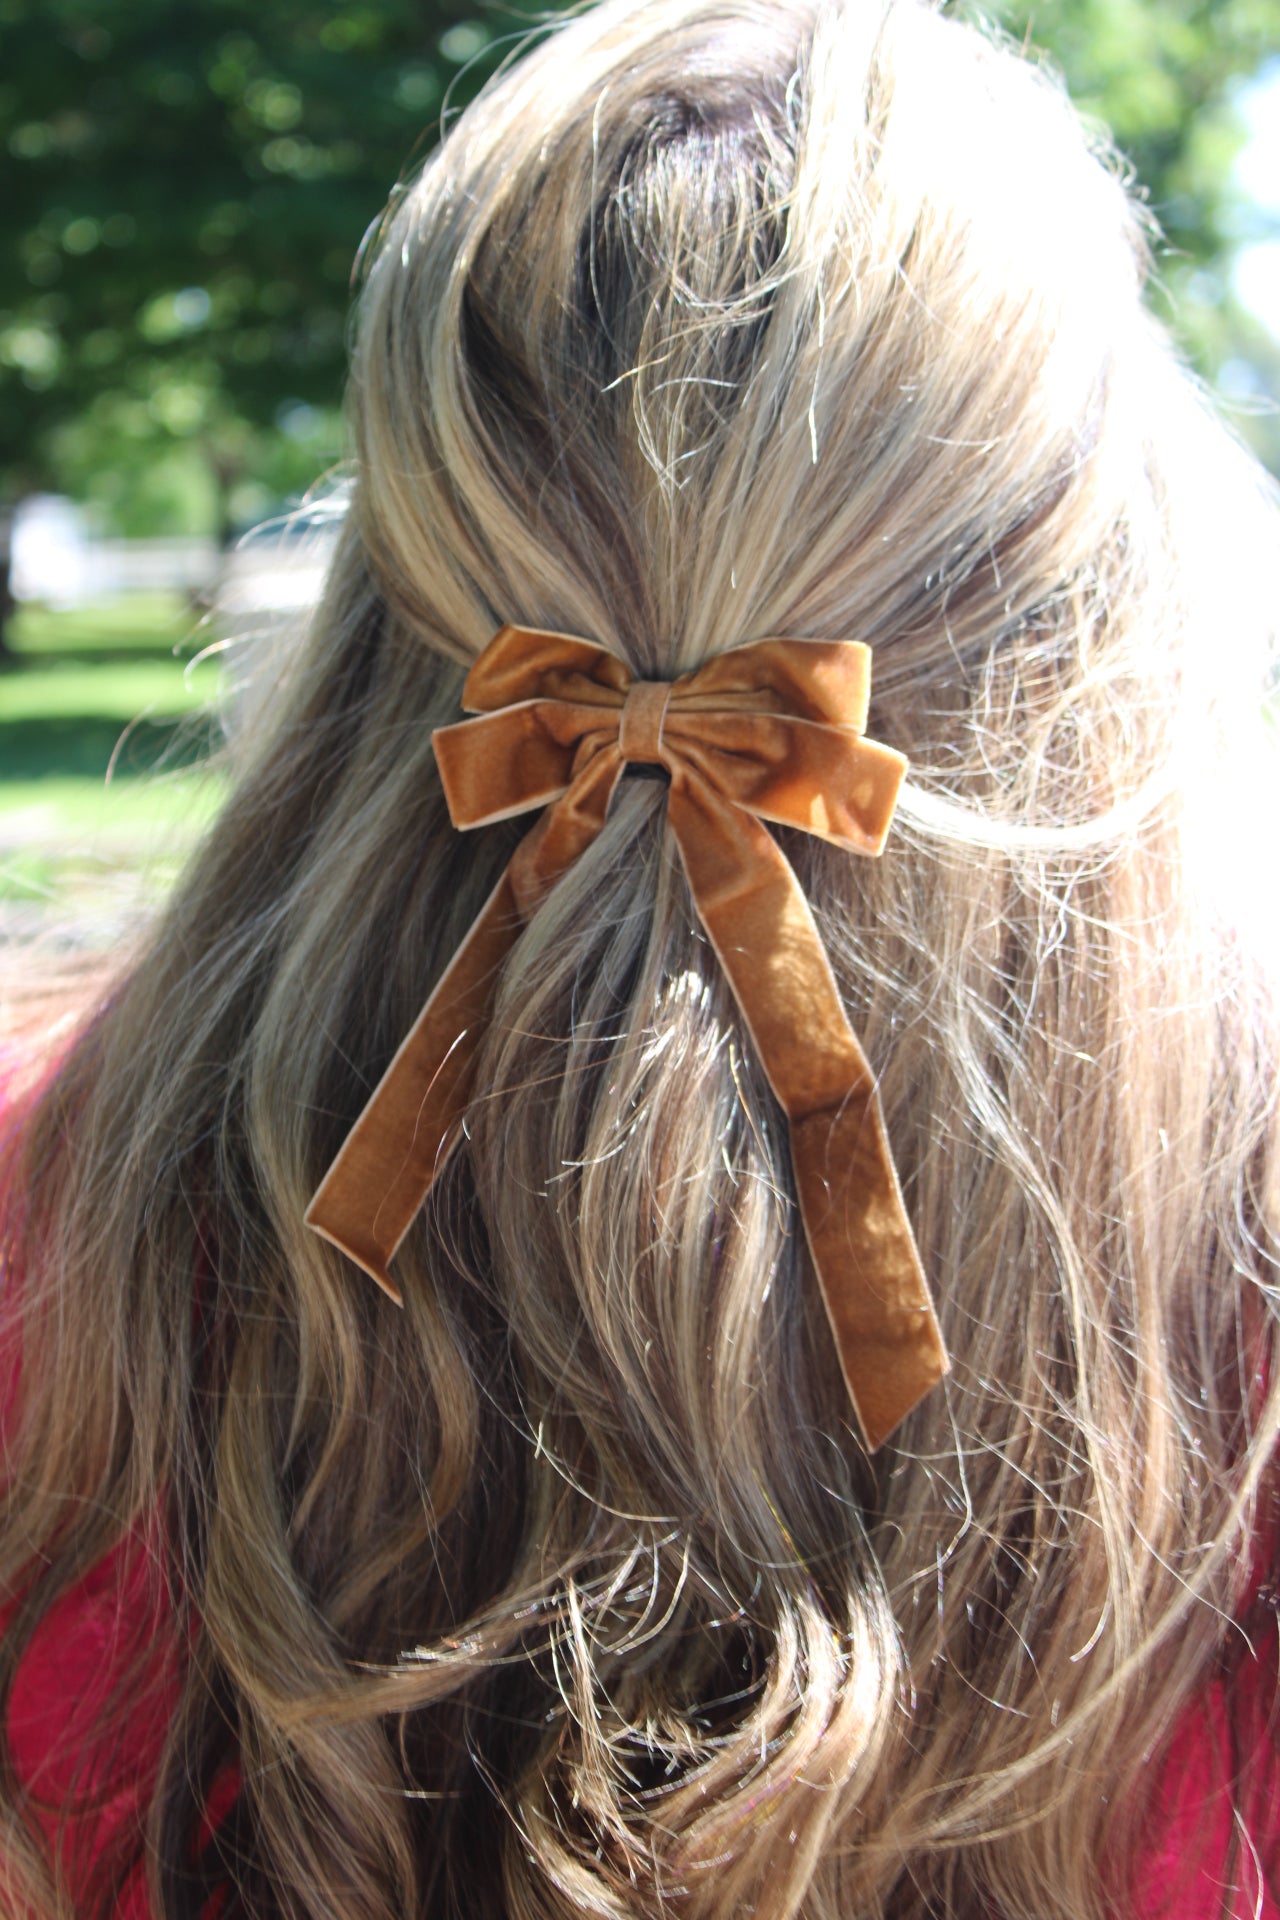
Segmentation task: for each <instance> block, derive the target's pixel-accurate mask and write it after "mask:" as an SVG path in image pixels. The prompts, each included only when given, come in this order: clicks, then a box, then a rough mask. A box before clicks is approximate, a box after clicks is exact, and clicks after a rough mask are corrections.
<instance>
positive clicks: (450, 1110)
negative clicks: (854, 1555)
mask: <svg viewBox="0 0 1280 1920" xmlns="http://www.w3.org/2000/svg"><path fill="white" fill-rule="evenodd" d="M869 684H870V653H869V651H868V649H867V648H866V647H865V646H862V645H861V644H858V643H854V642H850V641H821V640H760V641H757V642H756V643H755V644H754V645H751V646H745V647H738V648H736V649H734V650H733V651H731V652H728V653H721V654H717V655H715V656H714V657H713V658H712V659H710V660H708V661H707V662H706V664H705V665H703V666H701V667H699V668H697V669H696V671H694V672H692V673H686V674H682V675H681V677H680V678H679V679H678V680H674V681H671V682H655V681H643V680H636V679H635V678H634V676H633V675H632V673H631V671H630V669H629V668H628V667H627V666H626V665H625V664H624V663H623V661H621V660H619V659H618V658H617V657H616V655H614V654H611V653H608V652H607V651H606V650H605V649H604V648H603V647H599V646H596V645H594V644H593V643H592V642H591V641H588V640H579V639H575V638H573V637H572V636H571V635H568V634H560V633H545V632H542V631H538V630H533V629H530V628H526V627H503V628H502V629H501V631H500V632H499V633H498V634H497V635H496V636H495V638H494V639H493V640H492V641H491V642H490V644H489V645H488V646H487V647H486V648H485V650H484V652H483V653H482V654H481V655H480V657H479V659H478V660H477V661H476V663H475V665H474V666H473V667H472V669H471V671H470V673H469V674H468V676H467V681H466V685H465V687H464V689H463V696H462V698H463V705H464V707H465V708H466V710H467V711H468V712H470V713H475V714H478V715H479V716H480V717H479V718H477V719H473V720H464V721H461V722H459V723H458V724H457V725H455V726H450V727H443V728H441V729H439V731H437V732H436V733H435V734H434V736H433V744H434V746H435V752H436V762H437V765H438V767H439V770H440V778H441V781H442V783H443V785H444V792H445V798H446V800H447V802H448V805H449V812H450V814H451V815H452V817H453V822H454V825H455V826H456V827H479V826H484V825H486V824H488V823H489V822H491V821H494V820H505V819H507V818H509V817H510V816H511V815H513V814H518V813H525V812H527V811H529V810H530V809H532V808H534V807H542V808H544V809H545V811H544V812H543V814H542V815H541V818H540V819H539V820H538V821H537V823H536V825H535V826H534V827H533V828H532V830H531V831H530V832H529V833H527V834H526V835H525V837H524V839H523V840H522V841H521V842H520V844H519V846H518V847H517V848H516V851H515V853H514V855H513V856H512V858H511V861H510V864H509V865H508V867H507V869H506V872H505V873H504V874H503V876H502V879H501V880H500V881H499V882H498V885H497V887H496V888H495V889H494V891H493V893H492V894H491V895H490V896H489V899H488V901H487V902H486V903H485V905H484V907H483V908H482V909H481V912H480V915H479V918H478V919H477V920H476V921H475V922H474V924H473V925H472V928H471V931H470V932H469V933H468V935H467V937H466V939H465V940H464V941H463V943H462V945H461V946H460V947H459V949H458V951H457V953H456V954H455V955H454V957H453V959H452V961H451V962H450V964H449V966H448V967H447V968H446V970H445V972H444V974H443V976H442V977H441V979H440V981H439V983H438V984H437V986H436V988H435V991H434V992H433V993H432V995H431V997H430V999H429V1000H428V1001H427V1004H426V1006H425V1007H424V1008H423V1010H422V1012H421V1013H420V1014H419V1016H418V1019H417V1021H416V1022H415V1024H414V1026H413V1028H412V1029H411V1031H410V1032H409V1034H408V1035H407V1036H406V1038H405V1040H404V1041H403V1043H402V1044H401V1046H400V1048H399V1051H398V1052H397V1053H396V1056H395V1058H394V1059H393V1060H392V1062H391V1065H390V1066H389V1067H388V1068H387V1071H386V1073H385V1074H384V1075H383V1077H382V1079H381V1080H380V1082H379V1083H378V1085H377V1087H376V1088H375V1089H374V1092H373V1094H372V1095H371V1097H370V1099H369V1102H368V1104H367V1105H366V1107H365V1109H364V1111H363V1113H362V1114H361V1115H360V1117H359V1119H358V1120H357V1121H356V1123H355V1126H354V1127H353V1128H352V1130H351V1132H350V1133H349V1134H348V1136H347V1139H346V1141H345V1142H344V1144H343V1146H342V1148H341V1149H340V1151H339V1153H338V1157H337V1159H336V1160H335V1161H334V1163H333V1165H332V1166H331V1167H330V1169H329V1171H328V1173H327V1174H326V1175H325V1177H324V1180H323V1181H322V1183H321V1185H320V1187H319V1189H318V1190H317V1192H316V1195H315V1197H314V1199H313V1200H312V1202H311V1205H310V1206H309V1208H308V1209H307V1216H306V1217H307V1223H308V1225H310V1226H311V1227H313V1228H314V1229H315V1231H316V1232H317V1233H320V1234H323V1235H324V1237H325V1238H326V1239H328V1240H331V1241H333V1243H334V1244H335V1245H336V1246H338V1247H341V1248H342V1249H343V1251H344V1252H346V1253H348V1254H349V1255H350V1256H351V1258H352V1259H353V1260H354V1261H356V1262H357V1264H358V1265H359V1266H361V1267H363V1268H364V1270H365V1272H366V1273H368V1274H370V1275H371V1276H372V1278H373V1279H375V1280H376V1281H377V1282H378V1284H379V1286H381V1287H383V1288H385V1290H386V1291H387V1292H388V1293H389V1294H390V1295H391V1297H392V1299H393V1300H397V1301H398V1300H399V1299H400V1292H399V1289H398V1288H397V1286H396V1284H395V1282H394V1281H393V1280H392V1279H391V1278H390V1276H389V1274H388V1272H387V1267H388V1263H389V1262H390V1260H391V1258H392V1256H393V1255H394V1253H395V1251H396V1248H397V1247H398V1246H399V1245H400V1242H401V1240H402V1239H403V1238H404V1236H405V1234H406V1233H407V1232H408V1229H409V1226H410V1224H411V1222H412V1220H413V1218H414V1215H415V1214H416V1213H417V1211H418V1209H419V1207H421V1205H422V1203H423V1201H424V1199H425V1198H426V1195H427V1192H428V1191H429V1189H430V1186H431V1183H432V1180H433V1179H434V1178H435V1175H436V1173H437V1171H438V1169H439V1167H440V1165H441V1164H442V1161H443V1158H444V1155H445V1153H446V1152H447V1150H448V1148H449V1146H450V1145H451V1143H452V1141H453V1139H454V1138H455V1137H456V1135H457V1133H458V1131H459V1123H460V1122H461V1119H462V1117H463V1114H464V1113H465V1110H466V1106H467V1100H468V1094H469V1083H470V1074H471V1064H472V1060H473V1058H474V1056H475V1052H476V1049H477V1047H478V1045H479V1042H480V1038H481V1035H482V1033H483V1030H484V1026H485V1023H486V1021H487V1018H488V1013H489V1007H490V1003H491V999H492V994H493V988H494V981H495V977H496V975H497V972H498V969H499V968H500V967H501V965H502V962H503V960H504V958H505V957H506V955H507V953H508V952H509V951H510V949H511V948H512V947H513V946H514V944H515V942H516V941H517V940H518V939H519V937H520V932H521V928H522V927H523V926H524V924H525V923H526V921H527V920H528V919H529V918H530V916H531V915H532V914H533V912H534V911H535V910H536V908H537V906H538V904H539V902H540V901H541V900H542V899H543V898H544V897H545V896H546V894H547V892H548V891H549V889H550V888H551V887H553V886H554V885H555V883H556V881H557V880H558V879H559V878H560V876H561V875H562V874H563V873H565V872H566V871H567V869H568V868H569V867H571V866H572V865H573V862H574V861H575V860H576V859H577V858H578V856H579V855H580V854H581V853H583V852H584V851H585V849H586V848H587V847H588V846H589V845H590V844H591V842H592V841H593V840H594V839H595V837H596V835H597V834H598V833H599V832H600V830H601V828H602V827H603V825H604V821H605V815H606V813H607V812H608V808H609V802H610V800H611V798H612V795H613V791H614V788H615V786H616V785H617V782H618V778H619V776H620V774H621V773H622V771H623V768H624V767H626V766H628V765H631V766H637V765H650V764H652V765H658V766H662V767H664V768H665V769H666V771H667V773H668V775H669V777H670V788H669V793H668V799H667V819H668V821H669V823H670V826H671V830H672V833H673V834H674V836H675V841H676V845H677V846H678V847H679V849H680V855H681V858H682V860H683V862H684V868H685V873H686V875H687V876H688V881H689V888H690V891H691V893H692V895H693V899H694V902H695V904H696V906H697V910H698V915H699V918H700V919H701V921H702V924H703V926H704V928H705V929H706V932H707V934H708V936H709V938H710V940H711V944H712V946H713V947H714V948H715V951H716V955H717V957H718V959H719V961H720V965H721V966H722V967H723V968H724V971H725V973H726V974H727V976H728V978H729V983H730V985H731V987H732V989H733V993H734V997H735V998H736V1000H737V1003H738V1007H739V1009H740V1011H741V1013H742V1017H743V1019H744V1020H745V1021H746V1024H747V1027H748V1029H749V1031H750V1034H751V1037H752V1040H753V1042H754V1043H755V1047H756V1051H757V1053H758V1054H759V1057H760V1061H761V1064H762V1065H763V1067H764V1070H765V1073H766V1074H767V1075H768V1078H769V1084H770V1085H771V1087H772V1088H773V1091H774V1093H775V1094H776V1095H777V1098H778V1102H779V1104H780V1106H781V1107H782V1110H783V1112H784V1113H785V1114H786V1116H787V1122H788V1126H789V1129H790V1138H791V1160H792V1166H793V1168H794V1171H795V1181H796V1191H797V1194H798V1197H799V1202H800V1216H801V1219H802V1220H803V1222H804V1229H805V1234H806V1237H807V1240H808V1244H809V1250H810V1253H811V1255H812V1258H813V1264H814V1267H815V1268H816V1270H817V1274H818V1279H819V1282H820V1284H821V1287H822V1296H823V1300H824V1302H825V1304H826V1309H827V1314H828V1317H829V1319H830V1322H831V1330H832V1333H833V1335H834V1337H835V1344H836V1351H837V1353H838V1354H839V1356H840V1364H841V1367H842V1368H843V1370H844V1376H845V1380H846V1382H847V1384H848V1388H849V1395H850V1398H851V1400H852V1401H853V1405H854V1409H855V1411H856V1413H857V1416H858V1420H859V1424H860V1426H861V1428H862V1433H863V1437H864V1439H865V1440H866V1443H867V1445H868V1447H870V1448H873V1449H874V1448H876V1447H878V1446H879V1445H880V1443H881V1442H882V1441H883V1440H884V1439H886V1438H887V1436H888V1435H889V1434H890V1433H891V1432H892V1431H893V1429H894V1427H896V1426H897V1424H898V1422H899V1421H900V1420H901V1419H902V1418H903V1416H904V1415H905V1414H907V1413H908V1412H910V1410H911V1408H912V1407H913V1406H915V1404H916V1402H917V1401H918V1400H920V1399H921V1398H922V1397H923V1396H924V1394H926V1393H927V1392H928V1390H929V1388H930V1387H932V1386H933V1385H934V1384H935V1382H936V1381H938V1380H939V1379H941V1377H942V1375H943V1374H944V1373H945V1372H946V1371H947V1357H946V1353H945V1351H944V1348H943V1345H942V1337H941V1334H940V1332H939V1329H938V1324H937V1321H936V1319H935V1317H934V1313H933V1307H932V1304H931V1302H930V1298H929V1291H928V1287H927V1286H926V1284H925V1279H924V1274H923V1272H922V1270H921V1266H920V1259H919V1255H918V1254H917V1252H916V1247H915V1241H914V1239H913V1237H912V1233H911V1226H910V1223H909V1221H908V1219H907V1216H906V1212H905V1209H904V1206H903V1201H902V1193H901V1189H900V1187H899V1185H898V1178H897V1174H896V1172H895V1170H894V1165H893V1161H892V1158H891V1157H890V1153H889V1147H888V1142H887V1139H886V1137H885V1129H884V1121H883V1119H882V1117H881V1112H880V1102H879V1099H878V1097H877V1094H876V1089H875V1082H874V1080H873V1078H872V1074H871V1069H870V1067H869V1066H868V1064H867V1060H866V1057H865V1055H864V1054H863V1051H862V1048H861V1047H860V1046H859V1044H858V1041H857V1038H856V1036H855V1035H854V1032H853V1030H852V1028H851V1027H850V1025H849V1022H848V1020H847V1018H846V1017H845V1013H844V1009H843V1007H842V1006H841V1004H840V995H839V991H838V989H837V987H836V982H835V976H834V974H833V973H832V970H831V963H830V961H829V959H828V958H827V954H826V950H825V948H824V947H823V945H822V941H821V938H820V936H819V934H818V930H817V927H816V926H815V924H814V920H813V916H812V914H811V912H810V910H809V905H808V902H807V901H806V899H805V897H804V894H803V893H802V892H801V889H800V883H799V881H798V880H797V879H796V876H795V874H794V872H793V871H792V869H791V867H790V865H789V864H788V862H787V860H786V858H785V856H784V854H783V852H782V850H781V848H780V847H779V846H778V844H777V842H776V841H775V840H774V838H773V836H772V834H770V833H769V832H768V830H767V828H765V827H764V826H763V825H762V824H761V822H762V821H764V820H775V821H779V822H781V823H783V824H785V825H787V826H793V827H802V828H804V830H805V831H806V832H808V833H813V834H817V835H819V836H820V837H821V838H822V839H825V840H832V841H834V842H835V843H836V845H837V846H842V847H847V848H849V849H850V850H851V851H853V852H857V853H871V854H875V853H879V852H880V849H881V847H882V846H883V844H884V840H885V835H886V834H887V832H888V829H889V822H890V819H891V817H892V814H893V809H894V805H895V802H896V799H897V793H898V788H899V786H900V784H901V781H902V776H903V774H904V773H905V771H906V761H905V760H904V759H903V757H902V755H901V754H899V753H895V752H894V751H893V750H892V749H891V748H889V747H883V746H880V745H878V744H877V743H876V742H875V741H871V740H866V739H864V738H863V737H862V729H863V727H864V726H865V724H866V715H867V699H868V691H869Z"/></svg>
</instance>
